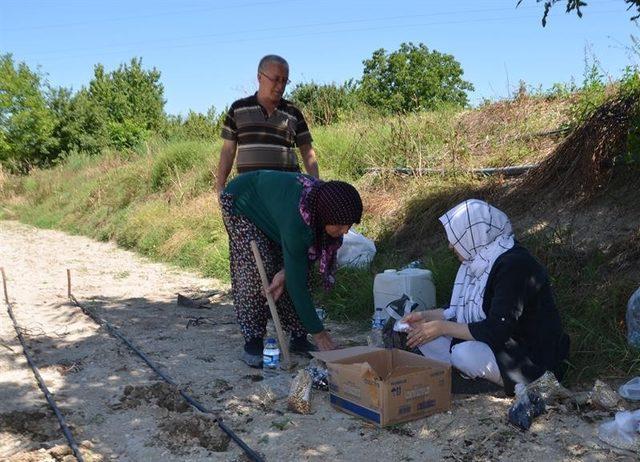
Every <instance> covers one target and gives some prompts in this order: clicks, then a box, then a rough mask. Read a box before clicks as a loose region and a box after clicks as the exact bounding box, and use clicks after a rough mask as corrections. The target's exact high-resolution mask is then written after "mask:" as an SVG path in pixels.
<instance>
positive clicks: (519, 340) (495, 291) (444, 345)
mask: <svg viewBox="0 0 640 462" xmlns="http://www.w3.org/2000/svg"><path fill="white" fill-rule="evenodd" d="M440 221H441V222H442V224H443V225H444V228H445V231H446V233H447V239H448V240H449V248H451V249H452V250H453V252H454V253H455V254H456V256H457V257H458V259H459V260H460V261H461V265H460V268H459V270H458V273H457V275H456V280H455V283H454V286H453V293H452V295H451V303H450V305H449V308H447V309H445V310H429V311H423V312H418V313H412V314H410V315H407V316H406V317H405V321H406V322H408V323H410V325H411V330H410V331H409V334H408V337H407V345H408V346H409V347H411V348H416V347H417V348H419V349H420V351H421V352H422V354H424V355H425V356H427V357H431V358H433V359H437V360H440V361H446V362H448V363H450V364H451V365H452V366H453V367H455V368H457V369H458V370H460V372H461V373H462V374H463V375H465V376H467V377H469V378H483V379H487V380H490V381H491V382H494V383H496V384H498V385H502V386H504V389H505V392H506V393H507V394H509V395H511V394H513V391H514V387H515V384H516V383H522V384H526V383H529V382H530V381H532V380H535V379H537V378H538V377H540V376H541V375H542V374H543V373H544V372H545V371H547V370H549V371H552V372H554V373H555V375H556V376H557V378H558V379H561V378H562V375H563V372H564V367H563V366H564V363H563V362H564V360H565V359H566V358H567V356H568V353H569V337H568V336H567V335H566V334H565V333H564V331H563V329H562V326H561V323H560V316H559V314H558V310H557V309H556V306H555V303H554V300H553V294H552V290H551V285H550V283H549V277H548V275H547V272H546V270H545V269H544V268H543V267H542V265H541V264H540V263H539V262H538V261H537V260H536V259H534V258H533V257H532V256H531V254H529V252H528V251H527V250H526V249H525V248H524V247H522V246H520V245H519V244H518V243H517V242H516V241H515V239H514V236H513V231H512V228H511V222H510V221H509V219H508V218H507V216H506V215H505V214H504V213H503V212H501V211H500V210H498V209H496V208H495V207H492V206H491V205H489V204H487V203H486V202H483V201H480V200H476V199H471V200H467V201H465V202H462V203H461V204H459V205H457V206H456V207H454V208H453V209H451V210H449V211H448V212H447V213H446V214H444V215H443V216H442V217H440Z"/></svg>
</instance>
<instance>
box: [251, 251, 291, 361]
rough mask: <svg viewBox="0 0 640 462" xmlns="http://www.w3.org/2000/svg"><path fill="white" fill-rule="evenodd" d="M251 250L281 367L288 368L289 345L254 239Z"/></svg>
mask: <svg viewBox="0 0 640 462" xmlns="http://www.w3.org/2000/svg"><path fill="white" fill-rule="evenodd" d="M251 250H252V251H253V256H254V258H255V259H256V265H258V272H259V273H260V279H262V287H263V288H264V295H265V296H266V297H267V303H268V304H269V309H270V310H271V317H272V318H273V324H274V325H275V326H276V334H277V335H278V343H280V350H281V351H282V357H283V358H284V363H283V364H282V369H287V370H288V369H290V368H291V367H292V364H291V359H290V358H289V345H288V344H287V343H286V342H285V340H286V337H285V335H284V332H283V330H282V325H281V324H280V316H278V310H277V309H276V302H274V301H273V297H272V296H271V294H270V293H269V292H267V289H268V288H269V281H268V279H267V273H266V272H265V270H264V264H263V263H262V257H261V256H260V251H259V250H258V244H256V241H251Z"/></svg>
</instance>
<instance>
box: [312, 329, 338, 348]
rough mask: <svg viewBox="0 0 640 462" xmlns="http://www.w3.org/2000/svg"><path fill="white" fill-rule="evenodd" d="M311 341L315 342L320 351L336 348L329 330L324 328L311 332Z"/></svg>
mask: <svg viewBox="0 0 640 462" xmlns="http://www.w3.org/2000/svg"><path fill="white" fill-rule="evenodd" d="M313 341H314V342H315V343H316V346H317V347H318V350H320V351H327V350H335V349H336V348H338V345H337V344H336V342H334V341H333V339H332V338H331V336H330V335H329V332H327V331H326V330H323V331H320V332H318V333H317V334H313Z"/></svg>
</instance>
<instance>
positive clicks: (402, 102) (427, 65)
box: [358, 43, 473, 112]
mask: <svg viewBox="0 0 640 462" xmlns="http://www.w3.org/2000/svg"><path fill="white" fill-rule="evenodd" d="M363 64H364V71H363V76H362V80H361V81H360V82H359V89H358V92H359V94H360V98H361V99H362V100H363V101H364V102H365V103H367V104H369V105H371V106H373V107H375V108H378V109H380V110H383V111H385V112H404V111H415V110H420V109H431V108H434V107H435V106H437V105H438V104H440V103H454V104H459V105H461V106H465V105H467V103H468V99H467V91H473V85H472V84H471V83H470V82H467V81H465V80H463V79H462V75H463V73H464V72H463V70H462V67H461V65H460V63H459V62H458V61H456V59H455V58H454V57H453V56H452V55H448V54H444V53H440V52H438V51H436V50H433V51H429V49H428V48H427V47H426V46H425V45H424V44H422V43H420V44H419V45H417V46H416V45H414V44H413V43H402V44H401V45H400V49H398V50H397V51H394V52H392V53H387V52H386V51H385V50H384V49H383V48H380V49H379V50H376V51H374V52H373V55H372V56H371V58H370V59H367V60H365V61H363Z"/></svg>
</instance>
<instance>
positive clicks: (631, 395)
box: [618, 377, 640, 401]
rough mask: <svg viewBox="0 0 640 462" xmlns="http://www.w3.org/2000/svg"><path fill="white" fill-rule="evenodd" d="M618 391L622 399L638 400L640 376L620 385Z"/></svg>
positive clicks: (639, 399) (639, 395) (639, 397)
mask: <svg viewBox="0 0 640 462" xmlns="http://www.w3.org/2000/svg"><path fill="white" fill-rule="evenodd" d="M618 393H620V396H622V397H623V398H624V399H628V400H630V401H640V377H635V378H633V379H631V380H629V381H628V382H627V383H625V384H624V385H620V388H618Z"/></svg>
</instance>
